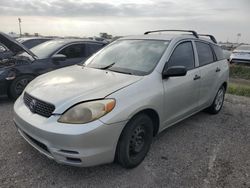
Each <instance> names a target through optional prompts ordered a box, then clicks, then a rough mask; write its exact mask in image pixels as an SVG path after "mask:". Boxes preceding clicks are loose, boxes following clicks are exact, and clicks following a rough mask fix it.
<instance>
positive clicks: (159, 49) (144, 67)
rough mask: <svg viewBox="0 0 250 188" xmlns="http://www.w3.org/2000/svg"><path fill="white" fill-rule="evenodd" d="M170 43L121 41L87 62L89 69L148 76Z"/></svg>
mask: <svg viewBox="0 0 250 188" xmlns="http://www.w3.org/2000/svg"><path fill="white" fill-rule="evenodd" d="M168 44H169V41H161V40H120V41H116V42H114V43H112V44H111V45H109V46H107V47H106V48H104V49H103V50H101V51H100V52H99V53H98V54H97V55H96V56H94V57H93V58H90V59H89V60H88V61H87V62H86V66H87V67H92V68H98V69H106V68H107V67H108V68H107V69H108V70H111V71H116V72H121V73H127V74H135V75H146V74H149V73H150V72H152V71H153V69H154V68H155V66H156V65H157V63H158V61H159V60H160V58H161V56H162V54H163V52H164V51H165V49H166V48H167V46H168Z"/></svg>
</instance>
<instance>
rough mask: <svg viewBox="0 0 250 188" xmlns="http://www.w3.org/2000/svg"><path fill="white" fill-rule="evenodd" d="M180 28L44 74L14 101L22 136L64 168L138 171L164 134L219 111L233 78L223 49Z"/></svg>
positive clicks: (210, 38)
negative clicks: (154, 140) (105, 165)
mask: <svg viewBox="0 0 250 188" xmlns="http://www.w3.org/2000/svg"><path fill="white" fill-rule="evenodd" d="M169 31H171V33H167V34H157V32H169ZM173 31H174V32H176V33H177V32H179V31H180V30H160V31H149V32H146V33H145V34H144V35H141V36H131V37H125V38H122V39H119V40H117V41H115V42H113V43H111V44H110V45H108V46H106V47H105V48H103V49H102V50H100V51H99V52H98V53H96V54H94V55H93V56H91V57H90V58H89V59H88V60H87V62H86V64H85V65H84V64H83V65H75V66H71V67H68V68H62V69H60V70H56V71H53V72H50V73H47V74H45V75H42V76H39V77H38V78H36V79H35V80H33V81H32V82H31V83H30V84H29V85H28V86H27V87H26V89H25V90H24V92H23V94H22V95H21V96H20V97H19V98H18V100H17V101H16V102H15V105H14V112H15V116H14V121H15V124H16V126H17V129H18V131H19V133H20V134H21V135H22V136H23V138H24V139H25V140H26V141H27V142H29V143H30V144H31V145H32V146H33V147H34V148H36V149H37V150H39V151H40V152H41V153H43V154H44V155H46V156H47V157H49V158H51V159H54V160H55V161H57V162H58V163H63V164H68V165H74V166H93V165H99V164H103V163H110V162H113V161H114V160H115V159H116V161H117V162H119V163H120V164H121V165H122V166H123V167H125V168H133V167H135V166H137V165H139V164H140V163H141V162H142V161H143V159H144V158H145V156H146V154H147V153H148V151H149V148H150V145H151V142H152V138H153V137H154V136H155V135H157V133H159V132H161V131H163V130H164V129H166V128H167V127H169V126H171V125H173V124H175V123H177V122H179V121H181V120H183V119H185V118H187V117H189V116H191V115H193V114H195V113H197V112H199V111H201V110H203V109H207V111H208V112H210V113H213V114H216V113H218V112H219V111H220V110H221V108H222V106H223V101H224V94H225V91H226V88H227V84H228V76H229V71H228V63H227V60H225V59H224V56H223V52H222V50H221V48H220V47H219V46H218V45H217V44H216V40H215V38H214V37H213V36H211V35H203V36H201V35H198V34H197V33H196V32H195V31H186V30H182V31H181V32H190V33H188V34H184V33H181V34H176V33H175V34H173V33H172V32H173ZM151 33H155V34H151Z"/></svg>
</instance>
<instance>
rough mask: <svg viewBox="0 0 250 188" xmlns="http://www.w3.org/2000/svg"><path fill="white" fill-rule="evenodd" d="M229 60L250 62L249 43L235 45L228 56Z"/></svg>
mask: <svg viewBox="0 0 250 188" xmlns="http://www.w3.org/2000/svg"><path fill="white" fill-rule="evenodd" d="M230 62H231V63H246V64H250V45H241V46H239V47H237V48H236V49H235V50H234V51H233V52H232V55H231V56H230Z"/></svg>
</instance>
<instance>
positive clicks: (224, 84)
mask: <svg viewBox="0 0 250 188" xmlns="http://www.w3.org/2000/svg"><path fill="white" fill-rule="evenodd" d="M222 86H223V87H224V88H225V90H227V82H224V83H223V84H222Z"/></svg>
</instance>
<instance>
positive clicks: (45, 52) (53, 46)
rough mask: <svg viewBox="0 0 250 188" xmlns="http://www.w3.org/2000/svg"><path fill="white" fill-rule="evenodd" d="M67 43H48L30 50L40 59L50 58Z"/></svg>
mask: <svg viewBox="0 0 250 188" xmlns="http://www.w3.org/2000/svg"><path fill="white" fill-rule="evenodd" d="M64 44H65V43H64V42H63V41H56V40H55V41H48V42H44V43H42V44H39V45H37V46H35V47H33V48H31V49H30V51H31V52H33V53H34V54H35V55H36V56H37V57H38V58H39V59H44V58H48V57H49V56H50V55H51V54H52V53H53V52H55V51H56V50H57V49H58V48H60V47H61V46H63V45H64Z"/></svg>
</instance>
